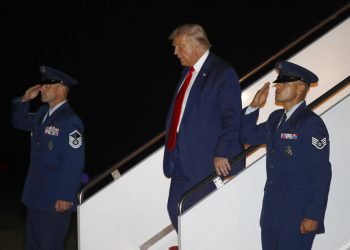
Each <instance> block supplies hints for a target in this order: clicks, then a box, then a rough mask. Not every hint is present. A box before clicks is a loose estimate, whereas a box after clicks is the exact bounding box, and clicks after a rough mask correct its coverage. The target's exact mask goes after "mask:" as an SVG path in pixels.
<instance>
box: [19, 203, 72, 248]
mask: <svg viewBox="0 0 350 250" xmlns="http://www.w3.org/2000/svg"><path fill="white" fill-rule="evenodd" d="M70 218H71V212H64V213H58V212H56V211H45V210H36V209H28V210H27V218H26V236H25V249H26V250H64V241H65V238H66V235H67V232H68V229H69V224H70Z"/></svg>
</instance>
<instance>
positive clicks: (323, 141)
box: [311, 137, 327, 149]
mask: <svg viewBox="0 0 350 250" xmlns="http://www.w3.org/2000/svg"><path fill="white" fill-rule="evenodd" d="M311 141H312V145H314V146H315V147H316V148H317V149H323V148H324V147H325V146H326V145H327V139H326V137H325V138H323V139H321V140H318V139H317V138H315V137H312V138H311Z"/></svg>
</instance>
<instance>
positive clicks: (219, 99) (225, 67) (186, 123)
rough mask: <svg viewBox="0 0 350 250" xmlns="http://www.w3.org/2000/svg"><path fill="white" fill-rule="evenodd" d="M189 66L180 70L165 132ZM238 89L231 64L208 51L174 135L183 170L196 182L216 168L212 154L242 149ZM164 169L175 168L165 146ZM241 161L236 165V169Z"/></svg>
mask: <svg viewBox="0 0 350 250" xmlns="http://www.w3.org/2000/svg"><path fill="white" fill-rule="evenodd" d="M188 71H189V67H187V68H185V69H184V71H183V72H182V76H181V79H180V82H179V84H178V86H177V88H176V92H175V94H174V98H173V101H172V104H171V106H170V110H169V113H168V118H167V122H166V132H167V133H168V131H169V128H170V123H171V121H170V120H171V117H172V110H173V106H174V102H175V97H176V93H177V90H178V89H179V87H180V85H181V83H182V81H183V79H184V78H185V77H186V75H187V72H188ZM241 110H242V104H241V90H240V86H239V82H238V77H237V74H236V72H235V71H234V70H233V69H232V67H231V66H230V65H229V64H228V63H226V62H225V61H223V60H222V59H220V58H219V57H217V56H216V55H215V54H213V53H209V55H208V57H207V59H206V61H205V62H204V64H203V66H202V68H201V69H200V72H198V75H197V77H196V79H195V81H194V83H193V86H192V89H191V92H190V94H189V97H188V100H187V104H186V108H185V111H184V114H183V117H182V121H181V124H180V127H179V134H178V136H177V140H178V142H177V143H178V148H179V157H180V160H181V166H182V168H183V172H184V174H185V175H186V176H187V177H188V178H189V180H190V181H192V182H198V181H200V180H202V179H203V178H204V177H207V176H208V175H209V174H212V173H213V172H214V171H215V168H214V163H213V162H214V160H213V158H214V157H227V158H233V157H234V156H237V155H238V154H239V153H240V152H241V151H242V149H243V146H242V144H241V143H240V142H239V130H240V113H241ZM163 160H164V164H163V166H164V173H165V175H166V176H168V177H171V176H172V174H173V170H174V161H173V157H172V151H169V150H167V148H166V147H165V152H164V159H163ZM243 166H244V165H243V164H241V165H240V166H236V167H235V168H234V169H233V171H235V172H237V171H238V170H240V169H242V167H243Z"/></svg>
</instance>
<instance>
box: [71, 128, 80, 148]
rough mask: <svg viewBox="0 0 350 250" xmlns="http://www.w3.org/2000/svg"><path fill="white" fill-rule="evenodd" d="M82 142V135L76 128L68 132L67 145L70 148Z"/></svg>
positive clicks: (76, 146) (77, 146) (78, 145)
mask: <svg viewBox="0 0 350 250" xmlns="http://www.w3.org/2000/svg"><path fill="white" fill-rule="evenodd" d="M82 144H83V140H82V136H81V134H80V133H79V132H78V130H74V131H73V132H72V133H70V134H69V145H70V146H71V147H72V148H79V147H80V146H81V145H82Z"/></svg>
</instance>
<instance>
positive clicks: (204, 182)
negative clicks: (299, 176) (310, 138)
mask: <svg viewBox="0 0 350 250" xmlns="http://www.w3.org/2000/svg"><path fill="white" fill-rule="evenodd" d="M348 84H350V76H348V77H346V78H345V79H344V80H342V81H341V82H339V83H338V84H337V85H335V86H334V87H333V88H331V89H330V90H328V91H327V92H326V93H324V94H322V95H321V96H320V97H318V98H317V99H316V100H314V101H313V102H312V103H310V104H309V105H308V107H309V108H311V109H313V108H315V107H316V106H318V105H319V104H320V103H322V102H323V101H325V100H326V99H327V98H329V97H330V96H332V95H334V94H335V93H336V92H338V91H339V90H341V89H342V88H344V87H346V85H348ZM261 145H263V144H260V145H253V146H249V147H248V148H247V149H245V150H244V151H243V152H242V153H241V154H239V155H238V156H237V157H236V158H234V159H233V160H231V161H230V164H231V166H232V165H234V164H236V163H238V162H239V161H240V160H242V159H243V158H245V157H246V156H247V155H248V154H250V153H252V152H253V151H254V150H256V149H257V148H259V147H260V146H261ZM246 169H247V168H245V169H243V170H241V171H240V172H239V173H241V172H242V171H245V170H246ZM239 173H238V174H239ZM217 177H220V176H219V175H217V173H216V172H213V173H212V174H210V175H209V176H207V177H205V178H204V179H203V180H202V181H201V182H199V183H198V184H197V185H195V186H194V187H193V188H191V189H190V190H188V191H187V192H186V193H184V195H183V196H182V198H181V200H180V201H179V203H178V206H177V208H178V212H179V214H182V213H183V210H182V208H183V204H184V202H186V201H187V200H188V198H189V197H190V196H191V195H192V194H194V193H196V192H197V191H199V190H201V189H202V188H203V187H204V186H205V185H207V184H208V183H209V182H211V181H212V180H214V179H215V178H217Z"/></svg>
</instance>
